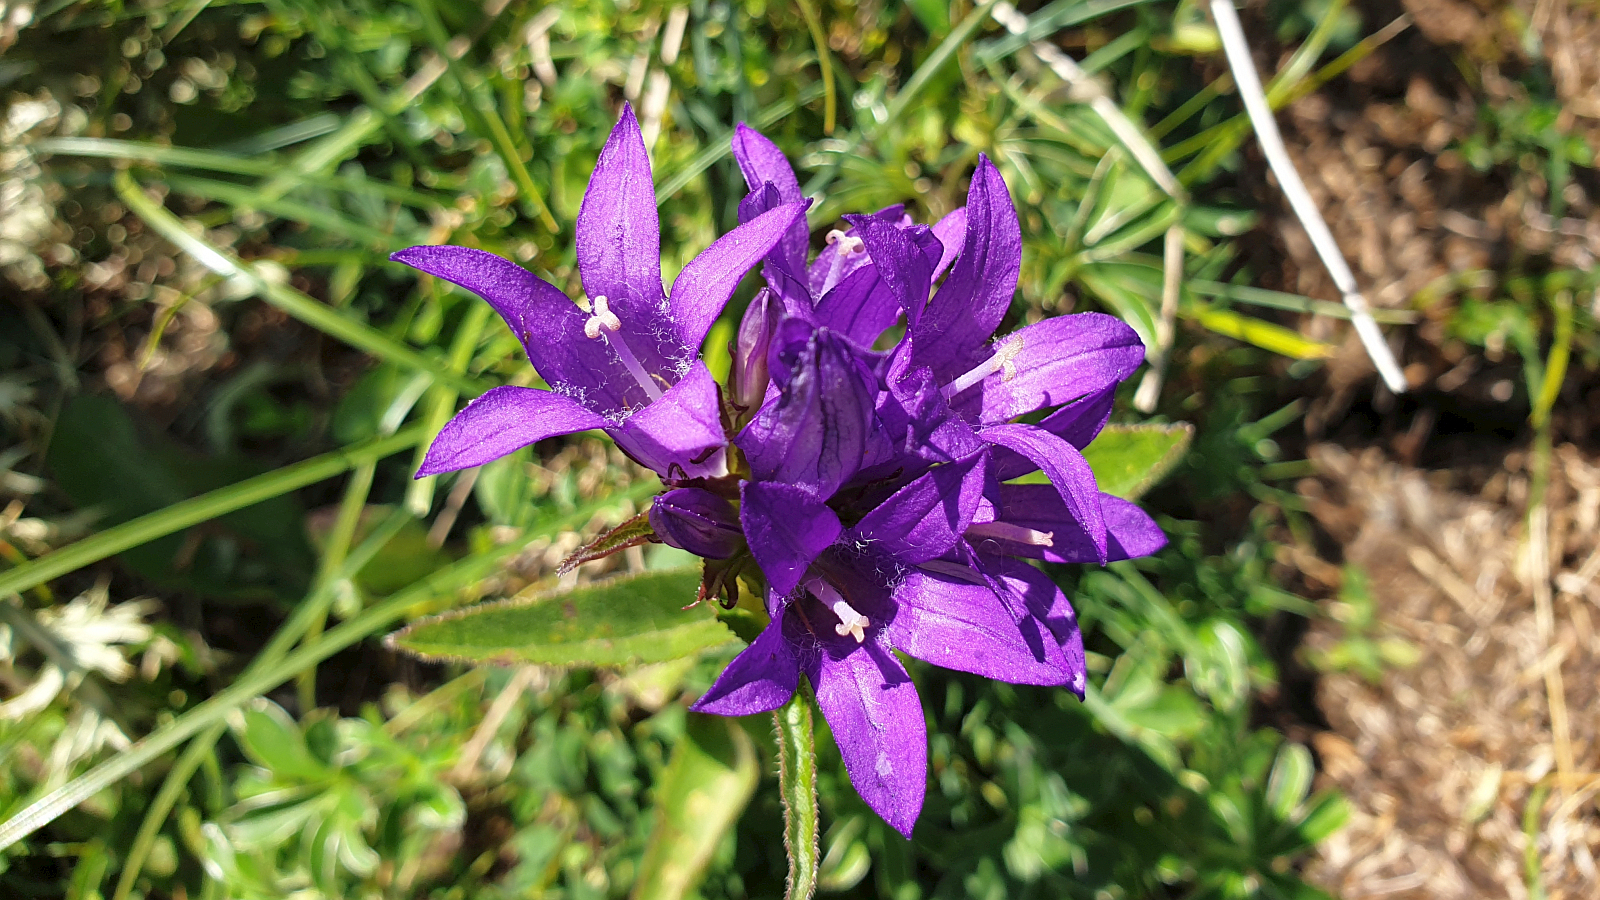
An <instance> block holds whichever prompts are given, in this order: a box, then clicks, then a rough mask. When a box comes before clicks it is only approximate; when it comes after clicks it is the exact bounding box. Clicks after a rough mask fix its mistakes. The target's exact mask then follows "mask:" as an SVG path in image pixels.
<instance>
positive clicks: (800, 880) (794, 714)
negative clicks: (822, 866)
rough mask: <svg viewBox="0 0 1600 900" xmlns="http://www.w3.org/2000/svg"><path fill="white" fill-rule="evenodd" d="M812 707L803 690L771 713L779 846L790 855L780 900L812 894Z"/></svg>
mask: <svg viewBox="0 0 1600 900" xmlns="http://www.w3.org/2000/svg"><path fill="white" fill-rule="evenodd" d="M811 703H812V700H811V691H810V690H809V689H807V688H805V687H802V688H801V689H800V690H797V691H795V692H794V696H793V697H791V698H789V702H788V703H786V704H784V705H783V706H782V707H781V708H779V709H777V710H775V711H774V712H773V713H772V725H773V729H774V730H775V731H776V732H777V739H778V790H779V793H780V794H781V795H782V797H783V846H784V849H785V850H787V851H788V854H789V881H788V890H787V891H786V892H785V894H784V897H785V900H809V898H810V897H811V896H812V895H813V894H815V893H816V890H817V856H818V848H817V834H818V827H817V754H816V749H815V747H814V745H813V743H812V739H813V736H814V727H813V723H812V717H811Z"/></svg>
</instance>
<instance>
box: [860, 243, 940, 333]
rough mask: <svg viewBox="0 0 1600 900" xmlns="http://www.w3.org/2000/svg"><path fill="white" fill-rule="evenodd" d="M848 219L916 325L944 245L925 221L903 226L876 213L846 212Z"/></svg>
mask: <svg viewBox="0 0 1600 900" xmlns="http://www.w3.org/2000/svg"><path fill="white" fill-rule="evenodd" d="M845 221H847V222H849V223H850V224H851V225H854V226H855V227H854V228H852V229H851V233H852V234H854V235H857V236H859V237H860V238H861V240H862V242H863V243H865V244H866V247H867V255H869V256H871V257H872V263H873V265H874V266H875V267H876V268H877V270H878V277H879V278H882V279H883V282H884V284H885V285H887V286H888V288H889V290H890V291H891V292H892V293H893V294H894V296H895V298H896V299H897V300H898V301H899V303H900V306H901V308H903V309H904V310H905V311H906V320H907V321H909V322H911V323H913V325H915V323H916V322H917V319H918V317H919V316H921V315H922V309H923V307H924V306H925V305H926V304H927V302H928V290H929V289H930V288H931V287H932V285H933V267H934V265H935V264H936V263H937V262H938V260H939V255H940V253H942V252H943V249H944V248H943V247H941V246H940V244H939V239H938V238H936V237H934V236H933V231H932V229H930V228H928V227H926V226H923V225H913V226H911V227H909V228H900V227H897V226H895V225H892V224H890V223H888V222H885V221H883V220H882V219H879V218H877V217H875V216H845Z"/></svg>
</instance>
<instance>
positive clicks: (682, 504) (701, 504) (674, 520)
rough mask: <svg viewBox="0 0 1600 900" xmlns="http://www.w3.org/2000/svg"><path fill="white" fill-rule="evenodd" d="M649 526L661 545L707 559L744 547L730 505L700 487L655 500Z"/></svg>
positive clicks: (741, 534) (736, 516)
mask: <svg viewBox="0 0 1600 900" xmlns="http://www.w3.org/2000/svg"><path fill="white" fill-rule="evenodd" d="M650 527H651V528H652V529H654V530H655V533H656V537H658V538H660V539H661V541H662V542H663V543H665V544H667V545H669V546H672V547H677V548H678V549H679V550H687V551H689V552H690V553H693V554H694V555H696V556H702V557H705V558H706V559H727V558H728V557H730V556H732V555H733V554H734V553H736V552H737V551H738V550H739V548H740V547H741V546H743V545H744V532H743V531H742V530H740V528H739V514H738V513H736V512H734V509H733V504H731V503H729V502H728V501H726V500H724V499H722V498H721V497H719V496H717V495H716V494H713V493H711V492H710V491H706V490H701V489H700V488H677V489H676V490H671V491H667V492H666V493H665V494H662V495H660V496H658V497H656V501H655V504H654V505H653V506H651V507H650Z"/></svg>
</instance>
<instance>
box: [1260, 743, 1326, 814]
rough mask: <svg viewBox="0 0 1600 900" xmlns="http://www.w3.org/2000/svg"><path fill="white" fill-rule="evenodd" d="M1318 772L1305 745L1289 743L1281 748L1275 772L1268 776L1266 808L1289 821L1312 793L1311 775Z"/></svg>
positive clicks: (1275, 764)
mask: <svg viewBox="0 0 1600 900" xmlns="http://www.w3.org/2000/svg"><path fill="white" fill-rule="evenodd" d="M1315 774H1316V766H1315V765H1314V764H1313V763H1312V762H1311V751H1310V750H1307V749H1306V748H1305V746H1304V745H1302V744H1295V743H1288V744H1284V745H1283V749H1281V750H1279V751H1278V758H1277V760H1276V761H1275V762H1273V764H1272V774H1271V775H1269V776H1268V777H1267V808H1268V809H1270V810H1272V814H1273V815H1274V816H1276V817H1277V818H1278V821H1280V822H1283V821H1288V819H1289V817H1290V816H1291V815H1293V814H1294V811H1295V809H1296V808H1298V807H1299V806H1300V803H1301V801H1303V800H1305V798H1306V794H1307V793H1308V792H1310V790H1311V778H1312V776H1313V775H1315Z"/></svg>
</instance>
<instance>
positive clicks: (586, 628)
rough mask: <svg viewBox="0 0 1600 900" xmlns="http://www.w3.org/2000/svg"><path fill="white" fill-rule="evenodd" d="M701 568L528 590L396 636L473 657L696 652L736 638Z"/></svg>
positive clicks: (423, 652) (413, 647)
mask: <svg viewBox="0 0 1600 900" xmlns="http://www.w3.org/2000/svg"><path fill="white" fill-rule="evenodd" d="M699 584H700V573H699V571H698V570H696V569H674V570H671V571H667V572H647V573H645V574H643V575H637V576H633V577H630V578H615V579H612V580H610V581H603V582H599V583H596V584H587V585H583V586H581V587H578V588H575V589H573V590H568V591H560V592H555V593H547V592H537V591H532V590H529V591H524V592H523V593H522V594H519V595H517V596H516V597H513V598H512V599H510V600H507V601H504V602H501V603H488V604H484V605H482V606H475V607H472V608H470V609H465V610H459V611H456V612H452V613H446V614H445V615H442V616H436V617H434V618H430V619H424V620H422V621H420V622H417V623H415V624H413V625H411V626H409V627H407V628H404V629H402V630H400V631H398V632H396V633H395V634H394V635H392V636H390V638H389V642H390V645H391V646H394V647H397V648H399V649H401V650H406V651H408V652H411V653H415V654H417V655H418V656H422V657H426V658H438V659H455V660H462V661H466V662H488V663H516V662H525V663H534V664H538V665H556V666H583V665H589V666H621V665H634V664H642V663H653V662H665V661H666V660H669V659H679V658H681V657H685V656H690V655H692V654H695V653H698V652H700V651H701V650H706V649H709V648H711V647H715V646H718V645H720V644H724V643H726V642H728V641H730V640H732V639H733V634H732V633H731V632H729V631H728V629H727V627H726V626H724V625H723V624H722V623H721V622H718V621H717V619H716V615H715V613H714V612H713V610H712V608H711V607H710V606H709V605H705V604H701V605H698V606H695V607H693V608H691V609H685V608H684V605H685V604H688V603H693V602H694V598H695V593H696V591H697V590H698V588H699Z"/></svg>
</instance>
